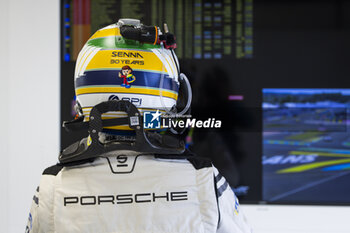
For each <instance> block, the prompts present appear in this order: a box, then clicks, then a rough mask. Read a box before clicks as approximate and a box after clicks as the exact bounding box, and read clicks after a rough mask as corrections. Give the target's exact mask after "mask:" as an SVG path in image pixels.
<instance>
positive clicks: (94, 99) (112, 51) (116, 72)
mask: <svg viewBox="0 0 350 233" xmlns="http://www.w3.org/2000/svg"><path fill="white" fill-rule="evenodd" d="M166 30H167V29H166ZM175 47H176V44H175V38H174V36H173V35H171V34H169V33H165V34H162V33H161V31H160V29H159V28H158V27H156V26H144V25H142V24H140V21H139V20H134V19H121V20H119V21H118V23H116V24H112V25H109V26H107V27H105V28H102V29H100V30H98V31H97V32H96V33H95V34H94V35H92V36H91V38H90V39H89V40H88V41H87V42H86V44H85V45H84V47H83V49H82V50H81V51H80V53H79V56H78V59H77V63H76V67H75V75H74V80H75V94H76V101H77V105H76V110H77V112H78V114H79V115H80V117H84V121H89V115H90V111H91V109H92V108H93V107H94V106H95V105H97V104H99V103H101V102H105V101H108V100H127V101H130V102H131V103H132V104H134V105H135V106H136V107H137V109H138V110H139V112H140V113H141V114H142V113H143V112H146V111H157V110H159V111H160V112H161V113H163V114H165V113H166V114H170V115H171V114H179V115H181V114H184V113H186V112H187V111H188V109H189V107H190V104H191V98H192V93H191V88H190V84H189V81H188V79H187V78H186V76H185V75H183V74H180V72H179V62H178V59H177V57H176V55H175V53H174V51H173V48H175ZM180 86H181V88H182V87H183V86H185V88H186V89H187V96H186V100H185V101H182V102H185V104H182V105H184V107H182V109H181V110H179V109H178V106H177V105H178V104H177V103H178V102H179V98H184V97H179V96H178V95H179V89H180ZM125 116H126V114H125V113H124V112H107V113H104V114H103V115H102V119H111V118H118V117H125ZM104 130H106V131H107V132H108V131H109V132H121V131H124V132H126V130H131V129H130V128H129V126H128V125H121V126H110V127H106V128H105V129H104Z"/></svg>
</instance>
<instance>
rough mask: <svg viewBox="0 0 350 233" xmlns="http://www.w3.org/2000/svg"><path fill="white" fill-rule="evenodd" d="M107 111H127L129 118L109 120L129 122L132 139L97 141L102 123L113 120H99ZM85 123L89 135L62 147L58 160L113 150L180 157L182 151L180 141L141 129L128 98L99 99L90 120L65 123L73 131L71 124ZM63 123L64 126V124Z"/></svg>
mask: <svg viewBox="0 0 350 233" xmlns="http://www.w3.org/2000/svg"><path fill="white" fill-rule="evenodd" d="M110 111H123V112H126V113H127V114H128V117H125V118H115V119H112V120H117V119H118V121H119V124H117V125H125V124H128V125H129V127H130V128H131V129H133V130H134V131H135V141H128V142H126V141H122V142H121V141H110V142H106V143H103V142H101V141H100V140H99V137H100V136H99V135H100V133H101V132H102V130H103V126H105V125H109V124H111V123H112V121H111V120H102V114H103V113H106V112H110ZM126 121H127V122H126ZM115 122H116V121H114V122H113V123H115ZM85 123H87V124H88V132H89V137H88V138H83V139H82V140H80V141H78V142H75V143H74V144H72V145H70V146H69V147H67V148H66V149H64V150H63V151H62V152H61V153H60V155H59V161H60V163H62V164H72V163H76V162H79V161H87V160H91V159H94V158H97V157H101V155H103V154H105V153H107V152H111V151H116V150H127V151H136V152H138V153H139V154H140V155H141V154H158V155H176V156H180V157H181V154H183V153H184V151H185V145H184V142H183V141H181V140H179V139H177V138H175V137H173V136H170V135H160V134H158V133H156V132H153V133H152V132H148V131H145V130H144V128H143V117H142V116H141V114H140V112H139V111H138V109H137V108H136V106H135V105H133V104H132V103H131V102H129V101H125V100H110V101H106V102H102V103H100V104H97V105H96V106H94V107H93V108H92V110H91V112H90V120H89V122H81V121H78V122H76V123H75V122H73V123H72V122H70V123H69V124H68V125H70V128H71V130H72V129H73V128H74V127H72V125H75V128H77V129H79V127H80V128H85V127H86V124H85ZM76 124H78V126H79V127H78V126H77V125H76ZM64 125H65V126H67V123H66V124H64Z"/></svg>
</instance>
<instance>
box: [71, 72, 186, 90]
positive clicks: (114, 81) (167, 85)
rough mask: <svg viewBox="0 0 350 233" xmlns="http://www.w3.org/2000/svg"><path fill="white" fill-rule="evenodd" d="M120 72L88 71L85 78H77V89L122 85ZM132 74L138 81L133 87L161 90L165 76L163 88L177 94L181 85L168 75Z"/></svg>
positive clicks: (133, 83) (152, 73)
mask: <svg viewBox="0 0 350 233" xmlns="http://www.w3.org/2000/svg"><path fill="white" fill-rule="evenodd" d="M119 71H120V70H96V71H86V72H85V73H84V75H83V76H80V77H78V78H76V80H75V88H78V87H82V86H98V85H121V84H122V83H123V79H122V78H119V76H118V74H119ZM132 74H133V75H134V76H135V77H136V80H135V81H134V82H132V83H131V85H135V86H145V87H154V88H159V87H160V80H161V77H162V75H164V79H163V86H162V87H161V88H162V89H168V90H171V91H175V92H178V90H179V85H178V84H177V83H176V82H175V81H174V80H173V79H172V78H170V77H169V75H167V74H160V73H154V72H145V71H133V72H132Z"/></svg>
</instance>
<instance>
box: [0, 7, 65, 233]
mask: <svg viewBox="0 0 350 233" xmlns="http://www.w3.org/2000/svg"><path fill="white" fill-rule="evenodd" d="M0 30H1V32H0V35H1V36H0V43H1V51H0V80H1V82H0V98H1V99H0V100H1V105H0V108H1V111H0V125H1V127H0V148H1V160H0V182H1V183H0V185H1V192H0V200H1V203H2V204H1V208H0V226H1V232H24V230H25V225H26V220H27V217H28V214H29V208H30V204H31V199H32V197H33V194H34V191H35V189H36V186H37V185H38V183H39V179H40V175H41V172H42V171H43V169H44V168H45V167H47V166H49V165H52V164H54V163H56V161H57V156H58V152H59V149H58V148H59V126H60V123H59V89H60V86H59V1H58V0H30V1H28V0H1V1H0Z"/></svg>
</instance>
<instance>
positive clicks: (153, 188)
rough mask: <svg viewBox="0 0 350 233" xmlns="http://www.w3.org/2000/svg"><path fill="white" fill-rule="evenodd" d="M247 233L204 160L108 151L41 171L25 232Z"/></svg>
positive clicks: (229, 197) (229, 195)
mask: <svg viewBox="0 0 350 233" xmlns="http://www.w3.org/2000/svg"><path fill="white" fill-rule="evenodd" d="M28 232H33V233H51V232H58V233H70V232H84V233H90V232H91V233H117V232H118V233H214V232H219V233H248V232H251V229H250V227H249V225H248V224H247V222H246V220H245V217H244V215H243V214H242V213H241V210H240V207H239V203H238V200H237V197H236V196H235V195H234V193H233V192H232V190H231V188H230V186H229V185H228V183H227V182H226V180H225V178H224V177H222V176H221V175H220V174H219V173H218V171H217V169H216V168H215V167H213V166H212V164H211V162H209V161H207V160H204V159H202V158H198V157H194V158H191V159H164V158H163V159H161V158H157V157H155V156H154V155H136V154H132V153H130V152H129V153H123V152H117V151H114V152H113V153H109V154H105V157H99V158H97V159H95V160H94V161H91V162H87V163H83V164H80V165H74V166H69V167H65V166H62V165H59V164H58V165H55V166H52V167H49V168H47V169H46V170H45V171H44V172H43V175H42V178H41V182H40V186H39V187H38V188H37V192H36V194H35V195H34V197H33V203H32V207H31V210H30V214H29V220H28V224H27V227H26V233H28Z"/></svg>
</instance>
